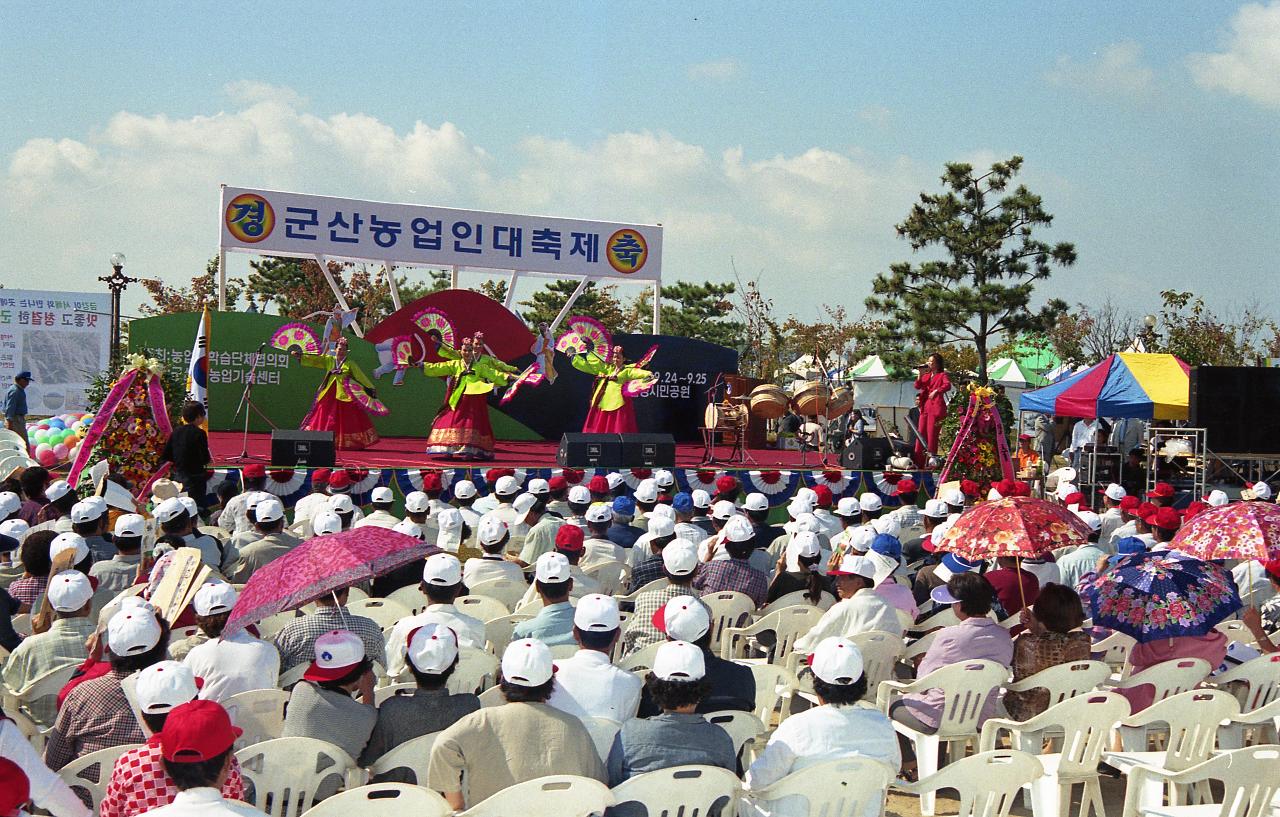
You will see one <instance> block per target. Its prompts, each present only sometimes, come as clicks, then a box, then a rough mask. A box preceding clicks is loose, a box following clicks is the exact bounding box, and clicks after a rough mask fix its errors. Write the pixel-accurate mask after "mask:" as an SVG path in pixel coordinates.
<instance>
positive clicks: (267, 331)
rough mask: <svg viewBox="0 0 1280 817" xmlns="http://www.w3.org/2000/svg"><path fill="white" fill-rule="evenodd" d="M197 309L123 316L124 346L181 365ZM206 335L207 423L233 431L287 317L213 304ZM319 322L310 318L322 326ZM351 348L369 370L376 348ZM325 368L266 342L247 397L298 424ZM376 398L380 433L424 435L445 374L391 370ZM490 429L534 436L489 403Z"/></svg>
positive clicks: (262, 425) (278, 419) (355, 342)
mask: <svg viewBox="0 0 1280 817" xmlns="http://www.w3.org/2000/svg"><path fill="white" fill-rule="evenodd" d="M199 318H200V316H199V314H198V313H195V312H184V313H180V314H176V315H161V316H159V317H155V318H139V319H138V320H135V321H133V322H131V323H130V324H129V351H130V352H134V353H145V354H148V355H151V356H154V357H156V358H158V359H159V360H160V361H161V362H162V363H164V364H165V366H168V367H176V368H178V369H180V370H183V371H185V370H186V368H187V365H188V363H189V362H190V359H191V347H192V345H193V344H194V342H195V333H196V323H197V321H198V320H199ZM210 322H211V326H210V338H209V428H210V430H213V431H232V430H235V431H238V430H240V429H241V428H242V427H243V425H242V424H243V422H244V419H243V417H241V418H239V419H237V420H235V421H233V420H232V416H233V415H234V414H235V410H236V406H237V405H239V403H240V395H241V394H242V393H243V391H244V384H245V379H246V378H247V377H248V376H249V372H250V370H251V369H252V368H253V365H252V364H253V357H254V353H255V352H257V350H258V346H259V345H260V344H261V343H262V342H263V341H266V340H268V339H270V337H271V335H272V334H273V333H274V332H275V331H276V329H278V328H280V327H281V326H282V325H284V324H286V323H290V322H291V321H288V320H285V319H283V318H280V317H278V316H275V315H259V314H248V313H243V312H214V313H212V314H211V318H210ZM321 328H322V327H321V326H318V325H317V326H316V334H320V330H321ZM349 355H350V356H351V358H352V359H353V360H355V362H356V363H357V364H359V366H360V367H361V368H362V369H364V371H365V373H366V374H367V375H369V376H370V377H373V370H374V369H376V368H377V366H378V356H377V354H376V353H375V351H374V348H373V345H372V344H370V343H366V342H365V341H363V340H360V339H359V338H355V337H352V338H351V342H350V351H349ZM322 376H323V373H322V372H321V371H320V370H318V369H306V368H303V367H302V366H301V365H300V364H299V363H298V362H297V361H295V360H293V359H292V358H291V357H289V355H288V354H286V353H285V352H281V351H279V350H278V349H273V348H271V347H270V346H268V347H267V348H266V350H264V351H263V353H262V360H261V362H260V363H259V365H258V373H257V385H256V386H254V388H253V401H254V403H255V404H256V405H257V407H258V408H259V409H260V410H261V411H262V412H263V413H264V414H266V416H267V417H269V418H271V421H272V422H273V423H275V424H276V425H277V426H279V427H280V428H297V427H298V423H300V422H301V421H302V418H303V417H304V416H305V415H306V413H307V410H308V409H310V408H311V399H312V397H314V396H315V392H316V388H317V387H318V386H319V385H320V379H321V377H322ZM374 382H375V384H376V385H377V386H378V399H380V400H382V402H384V403H386V405H387V408H389V409H390V410H391V413H390V414H388V415H387V416H386V417H374V418H373V424H374V426H375V427H377V429H378V433H379V434H381V435H383V436H385V437H425V436H426V435H427V433H428V432H429V431H430V430H431V420H432V418H433V417H434V416H435V413H436V410H437V409H439V407H440V403H441V402H442V401H443V400H444V381H443V380H442V379H440V378H434V377H432V378H429V377H425V376H423V375H422V374H421V373H420V372H419V373H417V374H415V373H414V372H412V371H411V372H409V373H408V375H407V376H406V377H405V383H404V385H403V386H399V387H396V386H392V385H391V376H390V375H388V376H386V377H383V378H381V379H380V380H376V381H374ZM490 417H491V418H492V420H493V430H494V434H495V435H496V436H497V437H498V438H499V439H504V440H539V439H541V437H539V436H538V435H537V434H536V433H534V431H533V430H532V429H530V428H528V427H527V426H525V425H523V424H521V423H519V422H517V421H515V420H513V419H511V418H510V417H508V416H507V415H505V414H503V413H502V412H501V411H499V410H497V409H492V410H491V411H490ZM249 430H250V431H270V430H271V426H269V425H268V424H267V423H266V422H265V421H264V420H263V419H262V418H261V417H259V416H257V415H256V414H251V415H250V418H249Z"/></svg>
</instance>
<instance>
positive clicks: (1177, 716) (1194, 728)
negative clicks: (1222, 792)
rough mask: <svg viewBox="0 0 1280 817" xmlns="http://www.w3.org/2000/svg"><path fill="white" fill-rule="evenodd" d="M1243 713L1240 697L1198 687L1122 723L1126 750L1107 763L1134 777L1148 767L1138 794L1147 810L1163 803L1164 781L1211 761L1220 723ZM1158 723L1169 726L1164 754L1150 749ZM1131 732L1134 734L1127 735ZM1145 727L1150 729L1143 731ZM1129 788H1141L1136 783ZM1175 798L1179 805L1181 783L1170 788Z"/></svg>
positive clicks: (1108, 755)
mask: <svg viewBox="0 0 1280 817" xmlns="http://www.w3.org/2000/svg"><path fill="white" fill-rule="evenodd" d="M1239 712H1240V704H1238V703H1236V699H1235V698H1233V697H1232V696H1231V695H1229V694H1227V693H1226V692H1223V691H1222V690H1218V689H1197V690H1192V691H1190V692H1183V693H1181V694H1179V695H1174V696H1172V697H1169V698H1165V699H1164V700H1163V701H1159V702H1157V703H1155V704H1152V705H1151V706H1149V707H1147V708H1146V709H1144V710H1142V711H1141V712H1139V713H1138V714H1136V715H1132V716H1130V717H1128V718H1126V719H1124V720H1122V721H1121V722H1120V732H1121V738H1122V741H1123V744H1124V749H1125V750H1124V751H1122V752H1105V753H1103V756H1102V759H1103V760H1104V761H1106V762H1107V763H1109V764H1110V765H1112V766H1114V767H1115V768H1116V769H1117V770H1119V771H1120V772H1121V773H1122V774H1129V773H1130V772H1132V771H1133V769H1134V768H1135V767H1138V766H1142V767H1145V768H1146V769H1147V770H1148V774H1147V776H1146V777H1145V778H1144V779H1143V781H1142V785H1141V788H1138V789H1137V790H1136V791H1135V792H1134V793H1133V796H1134V797H1135V798H1136V799H1135V800H1134V802H1135V803H1137V804H1139V805H1143V806H1150V805H1154V804H1158V803H1159V802H1160V795H1161V784H1162V783H1163V782H1165V780H1164V778H1167V777H1168V776H1169V775H1171V774H1175V773H1177V772H1181V771H1185V770H1186V769H1189V768H1191V767H1192V766H1194V765H1196V764H1197V763H1202V762H1204V761H1205V760H1206V759H1208V757H1209V755H1210V754H1211V753H1212V752H1213V745H1214V740H1215V739H1216V738H1217V736H1218V725H1219V724H1221V723H1222V722H1223V721H1225V720H1227V719H1228V718H1231V717H1232V716H1234V715H1238V714H1239ZM1156 723H1161V724H1168V729H1169V736H1168V743H1167V748H1166V749H1165V750H1164V751H1163V752H1149V751H1147V744H1146V734H1145V729H1146V727H1147V726H1150V725H1151V724H1156ZM1126 729H1128V730H1131V731H1129V732H1128V733H1127V735H1126ZM1139 729H1142V730H1144V731H1142V732H1138V731H1137V730H1139ZM1138 734H1141V735H1142V740H1141V742H1137V741H1136V740H1134V739H1133V737H1134V736H1135V735H1138ZM1129 785H1130V787H1135V788H1137V787H1136V786H1135V783H1134V781H1133V780H1130V781H1129ZM1169 794H1170V803H1172V804H1174V805H1177V804H1178V803H1179V802H1180V800H1181V792H1180V791H1179V788H1178V785H1177V784H1170V792H1169ZM1126 799H1127V796H1126Z"/></svg>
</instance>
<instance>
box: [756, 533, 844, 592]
mask: <svg viewBox="0 0 1280 817" xmlns="http://www.w3.org/2000/svg"><path fill="white" fill-rule="evenodd" d="M828 558H829V557H828ZM822 559H823V555H822V544H821V542H819V540H818V534H816V533H814V532H813V531H807V530H806V531H797V532H796V534H795V535H794V536H790V537H788V541H787V546H786V548H785V549H784V550H783V553H782V555H781V556H780V557H778V561H777V564H776V565H774V574H773V580H772V581H771V582H769V594H768V596H767V597H766V598H765V602H766V603H772V602H774V601H776V600H777V599H779V598H781V597H783V596H785V595H788V594H790V593H801V592H802V593H805V594H806V596H807V597H808V599H809V603H810V604H818V603H819V602H820V601H821V600H822V594H823V593H826V594H828V595H829V596H830V595H831V588H830V586H829V585H828V583H827V579H826V577H824V576H823V575H822V573H820V572H819V565H820V564H821V563H822ZM828 600H829V601H830V600H831V599H830V598H829V599H828Z"/></svg>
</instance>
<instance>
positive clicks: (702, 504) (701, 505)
mask: <svg viewBox="0 0 1280 817" xmlns="http://www.w3.org/2000/svg"><path fill="white" fill-rule="evenodd" d="M689 498H690V499H691V500H692V501H693V516H691V517H690V518H689V522H690V523H692V524H694V525H697V526H698V527H700V528H702V529H703V530H704V531H705V533H704V534H703V535H704V536H709V535H710V534H713V533H715V532H716V531H715V527H714V526H713V525H712V524H711V517H710V515H709V514H710V511H711V494H710V493H708V492H706V491H704V490H702V489H701V488H698V489H696V490H693V491H690V492H689Z"/></svg>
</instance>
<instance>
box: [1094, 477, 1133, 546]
mask: <svg viewBox="0 0 1280 817" xmlns="http://www.w3.org/2000/svg"><path fill="white" fill-rule="evenodd" d="M1128 495H1129V492H1128V491H1126V490H1125V489H1124V488H1123V487H1122V486H1120V485H1117V484H1116V483H1114V482H1113V483H1111V484H1109V485H1108V486H1107V487H1106V488H1104V489H1102V508H1103V510H1102V514H1101V528H1100V529H1099V534H1098V541H1099V542H1103V543H1109V542H1110V541H1111V536H1112V534H1114V533H1115V532H1116V530H1117V529H1118V528H1119V527H1120V526H1121V525H1123V524H1124V521H1125V520H1124V512H1123V511H1122V510H1121V509H1120V503H1121V502H1123V501H1124V498H1125V497H1126V496H1128Z"/></svg>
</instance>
